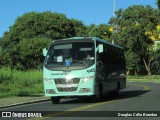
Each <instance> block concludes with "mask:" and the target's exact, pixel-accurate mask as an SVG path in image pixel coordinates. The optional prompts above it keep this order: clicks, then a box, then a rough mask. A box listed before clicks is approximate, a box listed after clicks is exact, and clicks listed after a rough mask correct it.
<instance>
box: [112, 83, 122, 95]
mask: <svg viewBox="0 0 160 120" xmlns="http://www.w3.org/2000/svg"><path fill="white" fill-rule="evenodd" d="M119 90H120V83H119V82H118V84H117V88H116V90H115V91H114V92H113V93H112V96H114V97H118V95H119Z"/></svg>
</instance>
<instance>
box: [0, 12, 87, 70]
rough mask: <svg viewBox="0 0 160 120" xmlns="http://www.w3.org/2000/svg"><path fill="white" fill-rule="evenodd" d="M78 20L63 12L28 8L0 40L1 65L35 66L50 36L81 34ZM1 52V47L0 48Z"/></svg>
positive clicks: (53, 38) (82, 28)
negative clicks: (37, 10)
mask: <svg viewBox="0 0 160 120" xmlns="http://www.w3.org/2000/svg"><path fill="white" fill-rule="evenodd" d="M85 29H86V27H85V26H84V25H83V23H82V22H81V21H78V20H75V19H68V18H67V17H66V16H65V15H63V14H58V13H52V12H43V13H37V12H30V13H26V14H24V15H23V16H21V17H18V18H17V20H16V21H15V23H14V25H13V26H11V27H10V30H9V32H5V33H4V36H3V42H2V44H1V48H2V53H3V54H4V56H3V58H2V59H3V60H5V61H4V62H3V63H1V64H2V65H5V66H10V67H12V68H16V69H21V70H22V69H23V70H27V69H39V68H41V66H42V63H43V56H42V48H43V47H47V45H48V44H49V43H50V42H51V40H56V39H62V38H68V37H74V36H81V35H84V31H85ZM0 53H1V51H0Z"/></svg>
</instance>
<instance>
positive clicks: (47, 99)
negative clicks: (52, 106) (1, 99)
mask: <svg viewBox="0 0 160 120" xmlns="http://www.w3.org/2000/svg"><path fill="white" fill-rule="evenodd" d="M49 100H50V98H46V99H40V100H34V101H28V102H22V103H15V104H11V105H4V106H0V109H1V108H8V107H14V106H19V105H26V104H32V103H38V102H45V101H49Z"/></svg>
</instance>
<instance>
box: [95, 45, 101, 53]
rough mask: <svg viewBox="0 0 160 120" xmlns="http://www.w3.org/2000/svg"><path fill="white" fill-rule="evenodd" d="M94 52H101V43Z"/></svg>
mask: <svg viewBox="0 0 160 120" xmlns="http://www.w3.org/2000/svg"><path fill="white" fill-rule="evenodd" d="M96 52H99V53H102V52H103V44H99V45H98V47H97V48H96Z"/></svg>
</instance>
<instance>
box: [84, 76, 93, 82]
mask: <svg viewBox="0 0 160 120" xmlns="http://www.w3.org/2000/svg"><path fill="white" fill-rule="evenodd" d="M94 78H95V76H89V77H85V78H84V79H83V83H84V82H87V81H89V80H92V79H94Z"/></svg>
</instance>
